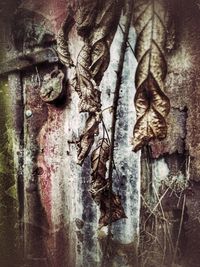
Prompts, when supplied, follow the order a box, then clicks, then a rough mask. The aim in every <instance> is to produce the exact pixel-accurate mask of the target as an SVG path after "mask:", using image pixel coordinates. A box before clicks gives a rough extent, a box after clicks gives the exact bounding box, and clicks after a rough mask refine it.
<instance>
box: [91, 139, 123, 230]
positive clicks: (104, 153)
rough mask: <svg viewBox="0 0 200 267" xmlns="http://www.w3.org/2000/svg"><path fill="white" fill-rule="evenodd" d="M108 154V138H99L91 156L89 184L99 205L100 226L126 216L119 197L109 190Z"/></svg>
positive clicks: (92, 194)
mask: <svg viewBox="0 0 200 267" xmlns="http://www.w3.org/2000/svg"><path fill="white" fill-rule="evenodd" d="M109 155H110V146H109V143H108V140H107V139H101V140H100V141H99V143H98V146H97V148H96V149H95V150H94V151H93V153H92V157H91V160H92V161H91V168H92V173H91V177H92V179H91V185H90V193H91V196H92V198H93V199H94V201H95V202H96V203H97V204H98V205H99V206H100V211H101V215H100V219H99V226H100V227H102V226H106V225H108V224H109V223H112V222H115V221H117V220H119V219H122V218H126V215H125V213H124V209H123V207H122V204H121V199H120V197H119V196H118V195H116V194H115V193H114V192H112V190H110V188H109V182H108V179H106V172H107V167H106V163H107V161H108V160H109Z"/></svg>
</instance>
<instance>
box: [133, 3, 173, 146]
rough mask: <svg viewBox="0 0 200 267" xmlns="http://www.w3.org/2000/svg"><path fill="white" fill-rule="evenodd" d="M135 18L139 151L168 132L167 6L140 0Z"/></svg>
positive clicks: (135, 143) (135, 138) (135, 140)
mask: <svg viewBox="0 0 200 267" xmlns="http://www.w3.org/2000/svg"><path fill="white" fill-rule="evenodd" d="M134 17H135V18H134V25H135V27H136V31H137V35H138V36H137V42H136V48H135V55H136V58H137V60H138V67H137V71H136V78H135V83H136V89H137V92H136V95H135V107H136V114H137V122H136V125H135V127H134V133H133V150H134V151H138V150H139V149H141V148H142V147H143V146H144V145H146V144H147V143H148V142H149V141H150V140H151V139H154V138H158V139H163V138H165V137H166V135H167V124H166V117H167V115H168V113H169V111H170V102H169V99H168V97H167V96H166V95H165V94H164V92H163V91H164V79H165V77H166V74H167V63H166V59H165V45H166V38H167V31H166V26H167V24H168V14H167V8H166V6H165V3H164V1H163V0H158V1H154V0H138V1H136V2H135V10H134Z"/></svg>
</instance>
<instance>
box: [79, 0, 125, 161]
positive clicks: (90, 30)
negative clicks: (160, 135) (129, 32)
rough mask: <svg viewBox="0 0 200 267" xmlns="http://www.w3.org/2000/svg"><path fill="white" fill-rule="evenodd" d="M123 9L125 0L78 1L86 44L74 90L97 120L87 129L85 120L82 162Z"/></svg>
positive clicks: (82, 108) (84, 108) (89, 143)
mask: <svg viewBox="0 0 200 267" xmlns="http://www.w3.org/2000/svg"><path fill="white" fill-rule="evenodd" d="M121 9H122V1H118V2H116V1H114V0H108V1H106V0H104V1H96V2H91V1H84V2H82V1H81V2H80V4H79V10H78V12H77V18H76V21H77V22H78V23H77V24H78V26H77V29H78V33H79V34H80V35H81V36H82V37H83V38H84V46H83V47H82V49H81V51H80V53H79V56H78V59H77V64H76V86H75V89H76V91H77V93H78V95H79V98H80V104H79V110H80V112H89V118H88V120H89V121H93V120H94V119H96V122H94V125H95V127H92V128H88V127H87V123H86V127H85V129H84V132H83V134H82V135H81V137H80V142H79V144H80V149H79V154H78V158H81V161H80V162H81V163H82V162H83V160H84V159H85V158H86V156H87V155H88V153H89V151H90V149H91V147H92V144H93V142H94V135H95V133H97V132H98V124H99V122H100V121H99V114H100V112H101V93H100V90H99V85H100V82H101V80H102V77H103V74H104V72H105V70H106V69H107V67H108V65H109V61H110V51H109V49H110V45H111V43H112V40H113V38H114V35H115V32H116V29H117V25H118V23H119V19H120V14H121ZM92 10H93V12H91V11H92ZM91 129H92V130H93V133H92V131H91ZM88 131H89V132H88ZM88 136H90V138H88ZM83 140H84V141H83ZM84 152H85V154H84Z"/></svg>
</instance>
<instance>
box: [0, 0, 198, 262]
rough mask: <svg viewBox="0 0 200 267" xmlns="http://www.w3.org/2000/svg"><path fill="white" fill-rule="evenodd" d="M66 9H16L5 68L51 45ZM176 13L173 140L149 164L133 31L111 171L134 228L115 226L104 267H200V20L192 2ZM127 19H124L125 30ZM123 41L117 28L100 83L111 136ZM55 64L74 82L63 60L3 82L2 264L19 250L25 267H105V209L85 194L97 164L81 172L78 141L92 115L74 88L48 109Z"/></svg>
mask: <svg viewBox="0 0 200 267" xmlns="http://www.w3.org/2000/svg"><path fill="white" fill-rule="evenodd" d="M70 3H71V4H74V3H75V1H74V2H73V1H71V2H70ZM67 4H69V3H67ZM67 4H66V3H65V1H49V4H48V6H47V4H46V1H39V0H38V1H31V0H30V1H22V3H21V4H20V9H18V17H17V13H16V12H15V15H13V16H12V19H13V20H14V21H15V23H14V25H15V26H13V23H12V25H11V23H9V20H11V18H10V19H9V20H7V21H4V25H5V24H6V25H7V27H8V32H10V33H11V32H12V28H13V27H14V29H15V28H16V29H18V31H16V33H15V36H14V38H12V41H13V42H12V45H11V43H10V42H11V41H9V40H11V39H10V37H9V36H11V35H10V34H8V38H7V40H8V43H9V52H8V53H7V55H8V56H7V59H9V58H13V57H16V56H17V55H18V53H19V52H23V53H26V52H34V51H35V50H36V49H39V48H40V47H42V46H50V47H52V46H54V45H55V34H56V33H57V31H58V29H59V27H60V25H61V23H62V21H63V19H64V18H65V16H66V15H67ZM173 5H174V6H173V7H172V10H171V12H172V11H173V12H172V13H173V19H174V20H173V22H174V24H173V25H169V29H168V31H169V36H168V50H166V51H165V56H166V60H167V64H168V74H167V77H166V79H165V83H164V92H165V93H166V95H167V96H168V97H169V99H170V102H171V110H170V114H169V116H168V117H167V124H168V135H167V138H166V139H165V140H164V141H151V142H150V144H149V145H148V146H146V147H145V148H144V149H143V150H142V153H141V157H140V152H138V153H136V154H135V153H133V152H132V151H131V149H132V148H131V139H132V132H133V127H134V124H135V121H136V113H135V109H134V103H133V99H134V95H135V86H134V78H135V70H136V67H137V62H136V59H135V56H134V46H135V42H136V38H137V36H136V33H135V30H134V27H133V26H132V27H131V29H130V33H129V44H128V48H127V51H126V56H125V64H124V70H123V77H122V84H121V90H120V100H119V106H118V116H117V128H116V142H115V151H114V155H115V165H116V169H117V172H116V171H115V170H114V177H113V180H114V190H115V191H116V192H119V193H120V195H121V197H122V203H123V206H124V208H125V213H126V215H127V219H122V220H120V221H118V222H116V223H114V224H113V226H112V233H113V238H112V239H111V243H110V246H109V247H108V249H109V250H108V254H109V255H108V256H109V257H108V260H107V263H106V264H107V266H120V267H123V266H137V256H138V260H139V264H140V266H148V267H149V266H152V267H157V266H163V267H164V266H165V267H166V266H173V267H174V266H181V267H193V266H194V267H197V266H199V255H200V254H199V250H200V244H199V216H198V213H199V211H200V208H199V203H200V202H199V201H200V200H199V197H198V196H199V178H198V177H199V166H200V165H199V148H198V147H199V145H198V141H199V140H198V136H199V133H198V128H199V125H198V117H199V115H198V113H199V112H198V111H199V93H198V83H199V78H198V76H199V64H198V58H199V30H198V27H199V14H200V11H199V6H198V5H197V4H196V2H195V1H192V2H190V3H188V2H187V1H183V0H177V1H173ZM14 10H15V7H14V6H13V10H12V8H11V7H10V9H9V12H11V13H10V14H12V12H13V14H14ZM20 17H21V18H23V19H22V20H20V19H19V18H20ZM13 20H12V21H13ZM124 21H125V19H124V17H123V16H122V18H121V21H120V25H122V28H123V24H124ZM9 26H10V27H9ZM3 35H5V36H6V33H4V34H3ZM33 36H34V38H31V37H33ZM122 39H123V34H122V30H121V29H120V27H118V30H117V33H116V35H115V38H114V41H113V43H112V46H111V50H110V51H111V59H110V64H109V68H108V69H107V71H106V72H105V74H104V77H103V80H102V82H101V85H100V89H101V91H102V95H101V99H102V109H103V110H104V109H105V110H104V112H103V118H104V122H105V125H106V128H107V130H108V133H109V134H110V133H111V129H110V126H111V118H112V114H111V113H110V109H107V108H108V107H110V106H111V105H112V101H113V93H114V89H115V83H116V70H117V66H118V60H119V51H120V48H121V43H122ZM82 45H83V41H82V40H81V39H80V37H78V35H77V34H76V32H75V31H72V32H71V34H70V50H71V52H72V56H73V59H74V61H75V62H76V59H77V56H78V53H79V51H80V49H81V47H82ZM130 46H131V47H130ZM2 47H5V43H3V44H2ZM55 66H58V67H59V68H60V69H62V71H63V72H64V73H65V75H66V78H67V79H70V78H71V77H72V76H73V73H72V71H71V70H70V69H68V70H66V69H65V68H64V67H63V66H61V65H60V64H57V63H55V64H51V65H49V64H43V65H38V66H37V67H36V66H33V67H30V68H29V69H28V70H24V71H23V72H20V73H19V72H17V73H11V74H9V77H8V82H7V81H5V82H4V81H2V86H1V91H0V93H1V94H2V96H3V97H1V105H0V109H1V116H0V122H1V123H0V125H1V136H2V138H1V139H0V143H1V147H2V149H1V153H0V166H1V168H0V170H1V175H0V176H1V192H0V199H1V205H0V214H1V217H0V220H1V223H0V233H1V236H0V241H1V242H0V243H1V245H0V246H1V251H3V252H5V253H2V254H1V255H0V265H1V262H2V264H4V265H5V267H7V266H9V267H11V266H12V267H13V266H15V265H13V263H10V259H9V256H10V251H15V252H16V255H15V258H16V259H18V260H19V261H21V263H18V260H16V262H15V264H16V266H27V267H32V266H43V267H44V266H45V267H47V266H48V267H49V266H56V267H58V266H63V267H64V266H69V267H74V266H77V267H79V266H80V267H81V266H84V265H87V266H91V267H92V266H101V262H102V256H103V254H104V256H105V253H104V251H105V247H107V240H108V239H107V228H103V229H101V230H98V219H99V211H98V207H97V206H96V204H95V203H94V202H93V200H92V199H91V196H90V194H89V191H88V190H89V184H90V179H91V178H90V172H91V170H90V157H88V158H87V159H86V161H85V162H84V164H83V166H82V167H80V166H78V165H77V163H76V162H77V147H76V141H77V140H78V137H79V136H80V133H81V132H82V129H83V127H84V124H85V119H86V117H87V115H85V114H80V113H79V112H78V102H79V99H78V96H77V93H76V92H75V91H74V89H73V88H72V87H70V86H69V83H68V82H66V83H65V86H64V90H65V94H64V96H65V99H64V101H63V102H60V103H59V102H58V103H57V104H55V103H54V104H47V103H44V102H43V101H42V100H41V98H40V85H41V82H42V80H43V77H44V76H45V74H47V73H50V72H51V71H52V70H53V68H54V67H55ZM8 85H9V86H8ZM100 137H101V136H99V137H97V138H96V139H95V144H96V143H97V142H98V139H99V138H100ZM5 146H6V149H4V147H5ZM94 147H95V146H94ZM188 181H189V184H188V183H187V182H188ZM140 183H141V184H140ZM140 187H141V188H140ZM17 190H18V191H17ZM16 193H17V194H16ZM140 197H141V200H140ZM140 204H141V209H140ZM139 211H140V212H139ZM139 223H140V224H139ZM8 232H9V234H7V233H8ZM138 240H139V241H140V242H139V243H138ZM138 244H139V250H138ZM22 251H23V252H24V255H22V254H23V253H22ZM137 253H138V255H137ZM13 257H14V256H13ZM4 265H3V267H4Z"/></svg>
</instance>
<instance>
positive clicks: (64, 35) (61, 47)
mask: <svg viewBox="0 0 200 267" xmlns="http://www.w3.org/2000/svg"><path fill="white" fill-rule="evenodd" d="M74 24H75V21H74V18H73V16H72V14H70V15H68V17H67V18H66V20H65V21H64V22H63V24H62V26H61V28H60V30H59V31H58V35H57V38H56V41H57V52H58V56H59V59H60V61H61V62H62V64H64V65H65V66H66V67H72V66H73V65H74V64H73V61H72V59H71V54H70V51H69V44H68V42H69V40H68V34H69V32H70V30H71V29H72V27H73V25H74Z"/></svg>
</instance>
